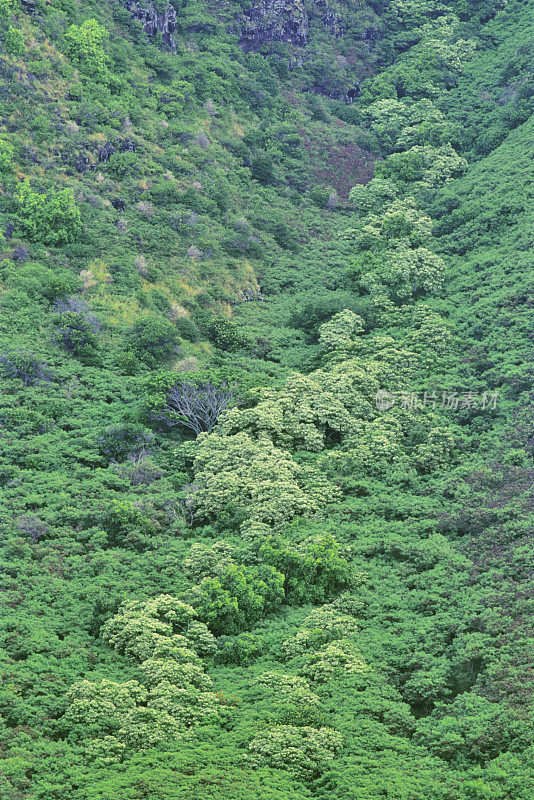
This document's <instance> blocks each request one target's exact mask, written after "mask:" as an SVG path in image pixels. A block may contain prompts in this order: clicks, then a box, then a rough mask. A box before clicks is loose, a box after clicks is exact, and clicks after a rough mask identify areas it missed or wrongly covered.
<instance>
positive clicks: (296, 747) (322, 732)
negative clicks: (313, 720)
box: [248, 725, 343, 780]
mask: <svg viewBox="0 0 534 800" xmlns="http://www.w3.org/2000/svg"><path fill="white" fill-rule="evenodd" d="M342 745H343V738H342V736H341V734H339V733H337V732H336V731H333V730H332V729H331V728H312V727H310V726H302V727H297V726H294V725H278V726H275V727H273V728H271V729H269V730H265V731H262V732H261V733H259V734H258V735H257V736H256V737H255V738H254V739H253V740H252V741H251V743H250V744H249V756H248V761H249V763H251V764H252V765H253V766H263V765H267V766H271V767H278V768H279V769H287V770H289V771H290V772H293V773H294V774H295V775H297V776H298V777H300V778H303V779H305V780H306V779H310V778H313V777H315V776H317V775H318V774H319V772H320V770H321V768H322V767H323V766H324V765H325V764H326V763H328V762H329V761H332V759H333V758H334V757H335V755H336V753H337V752H338V751H339V750H340V749H341V747H342Z"/></svg>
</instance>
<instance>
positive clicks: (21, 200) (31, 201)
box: [16, 180, 82, 245]
mask: <svg viewBox="0 0 534 800" xmlns="http://www.w3.org/2000/svg"><path fill="white" fill-rule="evenodd" d="M16 200H17V202H18V204H19V217H18V219H19V225H20V227H21V228H22V230H23V231H24V232H25V233H26V234H27V236H28V237H29V238H30V239H33V240H35V241H37V242H42V243H43V244H52V245H61V244H65V243H66V242H73V241H74V240H75V239H77V238H78V236H79V234H80V232H81V229H82V220H81V215H80V211H79V209H78V208H77V206H76V203H75V200H74V194H73V192H72V189H68V188H67V189H61V190H60V191H56V192H49V193H48V194H46V195H44V194H40V193H39V192H35V191H34V190H33V189H32V188H31V187H30V182H29V181H28V180H26V181H24V182H23V183H22V184H21V186H20V187H19V189H18V191H17V193H16Z"/></svg>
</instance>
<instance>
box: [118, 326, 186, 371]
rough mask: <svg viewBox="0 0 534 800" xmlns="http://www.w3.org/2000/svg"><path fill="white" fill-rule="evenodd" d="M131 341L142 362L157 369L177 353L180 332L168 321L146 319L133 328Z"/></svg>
mask: <svg viewBox="0 0 534 800" xmlns="http://www.w3.org/2000/svg"><path fill="white" fill-rule="evenodd" d="M129 340H130V345H131V347H132V349H133V351H134V352H135V354H136V355H137V357H138V358H139V360H140V361H142V362H143V363H144V364H146V366H147V367H157V366H159V365H160V364H161V363H162V362H163V361H166V360H167V359H169V358H170V357H171V356H172V355H174V354H175V353H176V352H177V350H176V345H177V343H178V331H177V330H176V328H175V327H174V325H172V323H171V322H169V320H167V319H164V318H162V317H156V316H150V317H144V318H143V319H141V320H139V322H136V323H135V325H134V326H133V328H132V330H131V332H130V336H129Z"/></svg>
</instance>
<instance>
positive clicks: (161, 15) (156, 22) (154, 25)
mask: <svg viewBox="0 0 534 800" xmlns="http://www.w3.org/2000/svg"><path fill="white" fill-rule="evenodd" d="M124 5H125V6H126V8H127V9H128V11H129V12H130V16H131V17H132V19H138V20H139V21H140V22H141V25H142V26H143V30H144V31H145V33H146V34H147V36H150V37H153V36H155V35H156V33H158V32H159V33H161V36H162V39H163V44H164V45H165V46H166V47H168V48H169V50H172V51H173V52H174V51H176V43H175V41H174V39H173V38H172V34H173V33H174V31H175V30H176V27H177V25H178V19H177V17H176V11H175V9H174V8H173V7H172V6H171V5H168V6H167V7H166V8H164V9H163V11H162V12H159V11H157V10H156V8H155V6H154V4H153V3H147V2H144V0H125V2H124Z"/></svg>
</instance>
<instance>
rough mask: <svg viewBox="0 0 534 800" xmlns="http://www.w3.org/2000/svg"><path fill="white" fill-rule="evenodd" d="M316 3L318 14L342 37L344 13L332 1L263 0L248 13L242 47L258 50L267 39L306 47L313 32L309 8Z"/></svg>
mask: <svg viewBox="0 0 534 800" xmlns="http://www.w3.org/2000/svg"><path fill="white" fill-rule="evenodd" d="M311 4H313V6H314V11H315V16H316V17H318V18H319V19H320V21H321V22H322V23H323V25H325V27H326V28H327V29H328V30H329V31H330V33H331V34H333V35H334V36H336V37H337V36H341V35H342V34H343V29H342V25H341V18H340V16H339V15H338V14H337V13H336V12H335V11H334V9H333V6H332V5H331V3H330V0H259V2H258V3H256V4H255V5H253V6H251V7H250V8H249V9H248V11H246V12H245V17H246V23H245V25H244V27H243V29H242V31H241V46H242V47H243V48H244V49H245V50H256V49H258V48H259V47H260V46H261V45H262V44H263V43H264V42H290V43H291V44H294V45H297V47H305V46H306V44H307V43H308V37H309V32H310V24H309V16H308V9H309V8H310V5H311Z"/></svg>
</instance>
